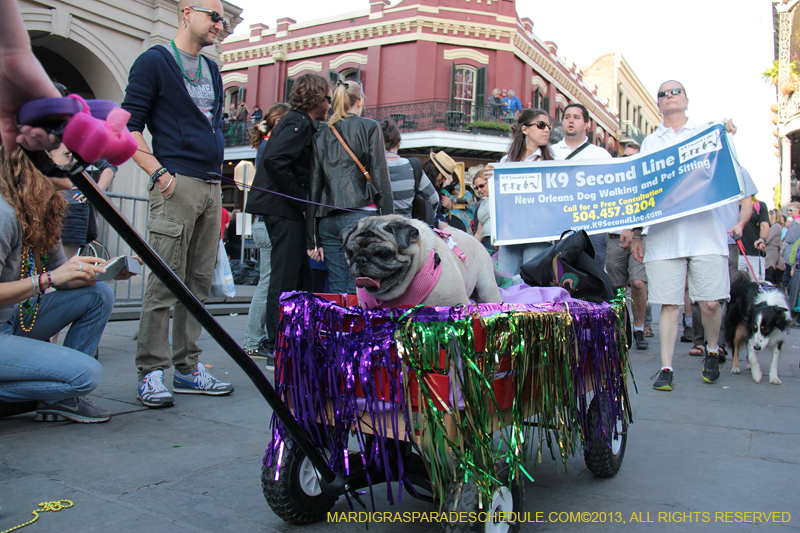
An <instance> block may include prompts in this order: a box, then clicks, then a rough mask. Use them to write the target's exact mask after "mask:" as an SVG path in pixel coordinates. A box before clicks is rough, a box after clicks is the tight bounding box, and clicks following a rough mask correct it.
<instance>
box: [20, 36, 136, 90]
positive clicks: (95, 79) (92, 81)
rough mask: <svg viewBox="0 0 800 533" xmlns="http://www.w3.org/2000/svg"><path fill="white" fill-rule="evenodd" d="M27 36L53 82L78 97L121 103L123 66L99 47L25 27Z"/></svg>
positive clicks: (124, 72)
mask: <svg viewBox="0 0 800 533" xmlns="http://www.w3.org/2000/svg"><path fill="white" fill-rule="evenodd" d="M28 35H30V38H31V45H32V46H33V51H34V54H36V57H37V58H39V60H40V61H41V62H42V65H43V66H44V68H45V71H46V72H47V73H48V74H49V75H50V76H51V77H52V78H53V79H54V81H58V82H59V83H62V84H64V85H66V86H67V88H68V89H69V90H70V91H71V92H73V93H77V94H80V95H81V96H84V94H86V95H91V96H92V97H93V98H99V99H103V100H113V101H115V102H118V103H119V102H122V99H123V98H124V96H125V85H126V79H125V77H126V76H127V69H123V68H122V67H121V65H117V64H116V62H109V58H108V57H107V56H106V55H105V54H104V53H103V52H104V50H103V49H102V48H96V47H95V48H94V49H90V48H88V47H86V46H85V45H84V44H81V43H79V42H78V41H76V40H73V39H70V38H64V37H61V36H58V35H52V34H49V33H46V32H43V31H38V30H29V31H28ZM120 70H121V71H122V72H119V71H120Z"/></svg>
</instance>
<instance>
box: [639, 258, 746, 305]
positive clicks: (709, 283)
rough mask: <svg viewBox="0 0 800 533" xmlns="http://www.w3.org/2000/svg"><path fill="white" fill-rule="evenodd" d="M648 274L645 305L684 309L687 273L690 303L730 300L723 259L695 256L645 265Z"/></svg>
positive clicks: (726, 272) (726, 270)
mask: <svg viewBox="0 0 800 533" xmlns="http://www.w3.org/2000/svg"><path fill="white" fill-rule="evenodd" d="M644 266H645V269H646V270H647V280H648V284H647V286H648V289H649V291H648V292H649V294H648V302H649V303H651V304H662V305H678V306H681V305H683V293H684V287H685V286H686V273H687V271H688V273H689V298H690V299H691V300H692V302H713V301H716V300H727V299H728V298H730V290H731V283H730V274H729V272H728V258H727V257H725V256H724V255H697V256H694V257H678V258H677V259H660V260H657V261H648V262H647V263H645V264H644Z"/></svg>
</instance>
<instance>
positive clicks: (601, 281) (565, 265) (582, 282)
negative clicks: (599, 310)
mask: <svg viewBox="0 0 800 533" xmlns="http://www.w3.org/2000/svg"><path fill="white" fill-rule="evenodd" d="M567 233H568V231H565V232H564V233H562V234H561V240H559V241H558V242H557V243H555V244H554V245H552V246H550V248H548V249H547V250H545V251H543V252H542V253H540V254H539V255H537V256H536V257H534V258H533V259H531V260H530V261H528V262H527V263H525V264H524V265H522V269H521V270H520V275H521V277H522V280H523V281H524V282H525V283H527V284H528V285H530V286H532V287H551V286H555V285H558V286H560V287H563V288H564V289H566V290H567V292H569V294H570V296H572V297H573V298H577V299H580V300H586V301H587V302H594V303H601V302H608V301H611V299H612V298H614V294H615V293H614V283H613V282H612V281H611V278H609V277H608V274H606V272H605V270H603V269H602V268H601V267H600V265H598V264H597V262H595V260H594V248H593V247H592V243H591V241H590V240H589V236H588V235H587V234H586V232H585V231H583V230H579V231H577V232H575V233H573V234H572V235H568V236H567V237H564V235H566V234H567Z"/></svg>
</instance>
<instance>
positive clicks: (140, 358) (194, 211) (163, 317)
mask: <svg viewBox="0 0 800 533" xmlns="http://www.w3.org/2000/svg"><path fill="white" fill-rule="evenodd" d="M222 13H223V11H222V4H221V3H220V1H219V0H181V1H180V2H179V3H178V31H177V34H176V35H175V39H174V40H173V41H172V42H171V43H169V44H167V45H166V46H162V45H157V46H154V47H152V48H150V49H149V50H147V51H146V52H144V53H143V54H142V55H140V56H139V57H138V58H137V59H136V61H135V62H134V64H133V67H131V71H130V75H129V77H128V87H127V89H126V92H125V100H124V101H123V103H122V107H123V108H124V109H126V110H127V111H129V112H130V113H131V119H130V121H129V122H128V128H129V129H130V130H131V132H132V133H133V136H134V138H135V139H136V140H137V142H138V144H139V150H138V151H137V152H136V154H135V155H134V156H133V159H134V161H135V162H136V164H137V165H139V166H140V167H141V168H142V170H144V171H145V173H147V175H149V176H150V180H149V182H148V186H147V189H148V192H149V196H150V219H149V222H148V230H149V234H150V236H149V240H150V244H151V245H152V246H153V248H154V249H155V251H156V252H157V253H158V254H159V255H160V256H161V257H162V258H163V259H164V261H166V263H167V265H169V266H170V268H172V269H173V270H174V271H175V273H176V274H177V276H178V277H179V278H180V279H181V280H182V281H183V282H184V283H185V284H186V286H187V287H188V288H189V290H191V291H192V292H193V293H194V295H195V296H197V298H198V299H200V300H201V301H202V300H205V299H206V298H208V295H209V291H210V289H211V278H212V275H213V273H214V266H215V264H216V258H217V248H218V243H219V220H220V206H221V201H220V182H219V180H218V179H214V178H213V177H211V176H213V174H219V173H221V172H222V162H223V159H224V150H225V140H224V138H223V135H222V111H223V98H224V91H223V88H222V77H221V76H220V73H219V69H218V68H217V64H216V63H215V62H214V61H212V60H210V59H208V58H206V57H203V56H202V55H200V52H201V50H202V49H203V48H205V47H206V46H211V45H213V44H214V42H215V40H216V39H217V37H218V36H219V34H220V32H222V31H223V29H224V27H225V25H224V20H223V18H222ZM145 127H147V129H148V131H149V132H150V134H151V135H152V138H153V143H152V144H153V147H152V150H151V149H150V146H148V144H147V142H146V141H145V139H144V136H143V135H142V132H143V130H144V128H145ZM172 306H174V307H175V311H174V320H173V329H172V331H173V334H172V350H171V353H170V345H169V336H168V330H169V318H170V308H171V307H172ZM199 336H200V324H199V323H198V322H197V320H195V319H194V318H193V317H192V316H191V315H190V314H189V313H188V312H187V311H186V309H185V308H184V307H183V306H182V305H181V304H179V303H178V302H177V300H176V299H175V297H174V296H173V295H172V293H170V292H169V290H167V288H166V287H165V286H164V285H163V284H162V283H161V282H160V281H159V280H158V278H156V277H155V276H149V277H148V279H147V289H146V291H145V295H144V300H143V302H142V318H141V322H140V324H139V336H138V345H137V349H136V367H137V370H138V382H139V386H138V398H139V400H140V401H141V402H142V404H144V405H146V406H147V407H152V408H158V407H169V406H171V405H173V404H174V399H173V397H172V395H171V394H170V392H169V390H168V389H167V387H166V385H165V383H164V371H165V370H167V369H168V368H169V367H170V366H174V367H175V377H174V379H173V391H174V392H176V393H189V394H206V395H212V396H219V395H225V394H230V393H231V392H233V386H232V385H231V384H230V383H223V382H221V381H219V380H218V379H216V378H215V377H213V376H212V375H211V374H209V373H208V371H207V370H206V368H205V366H204V365H203V364H202V363H201V362H200V360H199V359H200V354H201V353H202V350H201V349H200V347H199V346H198V345H197V338H198V337H199Z"/></svg>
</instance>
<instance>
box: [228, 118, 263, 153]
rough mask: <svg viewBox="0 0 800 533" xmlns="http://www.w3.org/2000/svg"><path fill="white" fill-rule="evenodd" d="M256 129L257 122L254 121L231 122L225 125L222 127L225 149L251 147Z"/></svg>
mask: <svg viewBox="0 0 800 533" xmlns="http://www.w3.org/2000/svg"><path fill="white" fill-rule="evenodd" d="M254 127H255V121H254V120H252V119H251V120H247V121H246V122H239V121H236V120H231V121H229V122H226V123H224V124H223V125H222V133H223V135H224V136H225V147H226V148H227V147H229V146H247V145H249V144H250V137H252V135H253V128H254Z"/></svg>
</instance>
